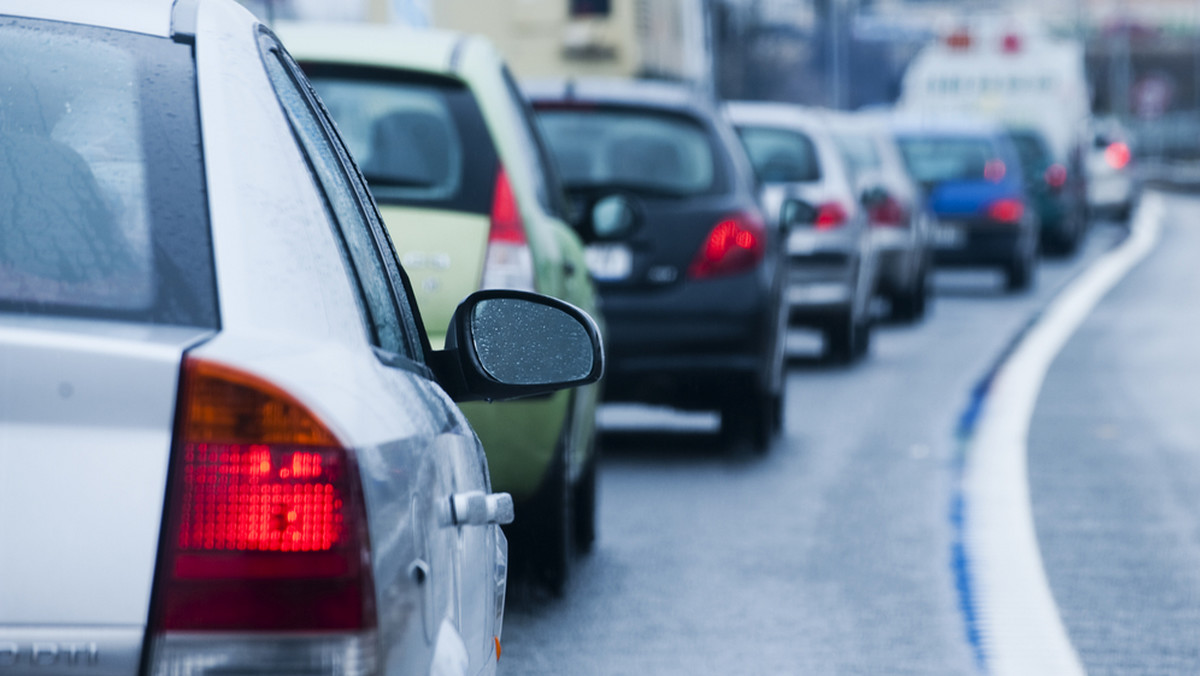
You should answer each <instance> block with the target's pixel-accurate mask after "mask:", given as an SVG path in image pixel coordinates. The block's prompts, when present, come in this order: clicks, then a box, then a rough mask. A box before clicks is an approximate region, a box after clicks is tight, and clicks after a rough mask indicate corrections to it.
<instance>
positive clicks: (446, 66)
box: [277, 24, 603, 501]
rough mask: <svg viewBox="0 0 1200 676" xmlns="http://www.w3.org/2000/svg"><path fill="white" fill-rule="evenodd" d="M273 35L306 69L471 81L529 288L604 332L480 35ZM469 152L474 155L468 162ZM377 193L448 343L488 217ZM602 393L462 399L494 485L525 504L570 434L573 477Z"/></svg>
mask: <svg viewBox="0 0 1200 676" xmlns="http://www.w3.org/2000/svg"><path fill="white" fill-rule="evenodd" d="M277 32H278V33H279V35H280V36H281V38H282V39H283V41H284V44H285V45H286V46H287V48H288V50H289V51H290V52H291V53H292V54H293V56H294V57H296V59H297V60H298V61H300V62H301V63H302V64H306V63H319V64H340V65H343V66H353V67H366V68H372V69H397V70H402V71H405V72H406V73H418V74H422V75H428V76H436V77H441V78H450V79H453V80H456V81H458V82H461V83H462V84H463V85H465V86H466V87H467V88H468V89H469V90H470V91H471V93H472V94H473V95H474V98H475V101H476V102H477V103H478V106H479V112H480V114H481V115H482V117H483V119H484V121H485V123H486V126H487V127H488V129H489V131H490V134H491V139H492V143H493V144H494V145H495V151H496V156H497V157H498V159H499V161H500V165H501V166H502V167H503V170H504V171H505V173H506V175H507V177H508V180H509V185H510V187H511V190H512V193H513V196H514V198H515V201H516V203H517V206H518V209H519V212H520V216H521V220H522V223H523V225H524V230H525V236H526V239H527V240H528V245H529V248H530V252H531V254H532V260H533V268H534V270H533V286H534V288H533V289H532V290H534V291H537V292H539V293H544V294H547V295H550V296H555V297H557V298H560V299H562V300H565V301H567V302H569V303H572V304H573V305H576V306H578V307H580V308H582V309H583V310H585V311H586V312H588V314H590V315H592V317H593V318H595V319H596V320H597V322H600V323H601V326H602V327H603V323H602V318H601V317H600V315H599V310H598V306H597V296H596V294H595V290H594V288H593V285H592V282H591V279H590V277H589V276H588V274H587V268H586V265H585V262H584V257H583V245H582V243H581V242H580V240H579V238H578V236H577V235H576V234H575V232H574V231H573V230H571V229H570V227H569V226H568V225H567V224H566V223H565V222H564V221H563V220H562V219H561V218H560V217H559V216H558V215H556V214H555V213H554V209H553V208H552V206H550V205H552V204H553V201H554V196H553V195H547V194H546V186H545V185H543V184H541V183H540V182H539V179H538V173H537V172H538V171H539V168H538V162H539V158H538V157H536V156H534V153H531V152H530V151H529V149H528V148H527V147H525V146H526V145H527V144H522V142H521V139H520V138H519V137H518V136H517V135H516V134H514V133H511V132H508V131H502V130H512V129H514V128H517V127H518V126H519V125H522V124H526V123H525V122H523V121H522V115H523V113H524V111H523V109H522V108H521V106H523V105H524V104H523V99H521V103H520V104H517V105H514V103H513V89H512V82H511V79H509V78H508V75H507V73H506V71H505V70H504V66H503V60H502V59H501V57H500V56H499V55H498V54H497V53H496V51H495V50H494V49H493V48H492V46H491V45H490V44H489V43H488V42H487V41H486V40H485V39H483V38H479V37H474V36H464V35H460V34H455V33H449V32H441V31H415V30H411V29H405V28H399V27H395V26H371V25H361V24H359V25H350V24H327V25H312V24H283V25H281V26H279V27H278V29H277ZM319 91H320V89H319V87H318V92H319ZM335 120H336V115H335ZM470 159H471V156H470V154H469V153H468V154H467V155H466V161H470ZM489 188H490V186H489ZM376 197H377V199H378V201H379V205H380V211H381V213H382V216H383V219H384V221H385V223H386V225H387V228H388V232H389V235H390V236H391V238H392V242H393V245H394V247H395V249H396V253H397V255H398V256H399V258H400V260H401V261H402V263H403V264H404V266H405V269H406V270H407V272H408V274H409V276H410V279H411V282H412V285H413V290H414V292H415V294H416V297H417V302H418V305H419V307H420V310H421V313H422V317H423V320H424V322H425V324H426V329H427V331H428V332H429V337H430V341H431V342H433V343H434V344H435V347H436V346H437V345H438V344H440V343H441V342H442V341H444V338H445V331H446V326H447V324H448V323H449V319H450V316H451V315H452V314H453V312H454V309H455V308H456V307H457V305H458V303H459V301H460V300H461V299H462V298H463V297H465V296H466V295H467V294H468V293H470V292H472V291H475V290H478V289H479V288H480V286H481V283H482V276H483V268H484V262H485V260H486V256H487V247H488V236H489V229H490V219H489V217H488V216H487V215H480V214H477V213H456V212H453V211H447V210H444V209H437V208H418V207H414V206H408V205H398V204H395V203H389V201H388V200H386V199H382V198H380V195H379V193H378V192H377V193H376ZM560 212H561V210H560ZM598 400H599V392H598V386H597V385H590V386H587V387H584V388H580V389H578V390H575V391H573V392H559V393H556V394H554V395H552V396H549V397H540V398H534V399H527V400H519V401H509V402H502V403H486V402H475V403H467V404H463V405H462V406H461V408H462V410H463V412H464V413H465V414H466V416H467V418H468V419H469V420H470V422H471V425H472V426H473V427H474V428H475V430H476V433H477V434H478V435H479V437H480V439H481V440H482V441H483V444H484V448H485V451H486V453H487V459H488V467H489V471H490V473H491V477H492V484H493V488H494V490H498V491H506V492H509V493H511V494H512V495H513V497H514V498H515V499H516V500H518V501H521V500H525V499H528V498H530V497H531V496H532V495H534V494H535V493H536V492H537V491H538V489H539V488H540V487H541V486H542V485H543V483H544V482H545V480H546V478H547V471H548V470H549V469H550V467H551V466H552V465H553V461H554V458H555V455H556V453H557V450H558V448H559V447H560V445H561V444H562V443H563V442H564V441H565V442H566V445H565V448H566V449H567V451H568V453H569V457H568V458H567V460H568V472H569V475H570V477H571V478H572V479H574V478H576V477H578V476H579V475H580V474H581V473H582V472H583V471H584V468H585V465H586V462H587V460H588V457H589V454H591V453H592V452H593V449H592V443H591V440H592V438H593V435H594V433H595V412H596V407H597V404H598Z"/></svg>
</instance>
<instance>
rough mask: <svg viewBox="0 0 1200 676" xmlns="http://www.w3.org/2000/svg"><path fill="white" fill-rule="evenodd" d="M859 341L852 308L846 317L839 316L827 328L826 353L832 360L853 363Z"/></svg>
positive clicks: (848, 310)
mask: <svg viewBox="0 0 1200 676" xmlns="http://www.w3.org/2000/svg"><path fill="white" fill-rule="evenodd" d="M858 342H859V338H858V326H857V324H856V323H855V321H854V313H853V310H852V309H847V310H846V316H845V317H839V318H838V319H837V321H836V322H835V323H834V324H833V325H831V326H828V327H826V328H825V355H826V357H828V358H829V360H830V361H833V362H835V363H838V364H850V363H852V362H853V361H854V358H855V357H856V356H858V351H857V349H856V347H857V345H858Z"/></svg>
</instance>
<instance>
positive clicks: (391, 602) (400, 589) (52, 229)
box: [0, 0, 603, 676]
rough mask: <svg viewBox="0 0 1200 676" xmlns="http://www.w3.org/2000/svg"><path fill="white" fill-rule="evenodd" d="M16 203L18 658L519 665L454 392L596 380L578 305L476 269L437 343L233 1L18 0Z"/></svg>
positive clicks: (11, 625) (7, 614) (6, 361)
mask: <svg viewBox="0 0 1200 676" xmlns="http://www.w3.org/2000/svg"><path fill="white" fill-rule="evenodd" d="M0 202H2V203H3V204H4V205H5V208H3V209H0V466H3V467H4V471H3V473H0V477H2V478H0V538H2V539H3V541H4V542H5V543H6V544H5V545H4V546H3V547H0V671H3V672H4V673H5V674H10V675H12V676H26V675H29V674H63V673H73V672H76V671H78V672H80V673H92V674H97V675H103V676H135V675H138V674H194V675H200V674H234V673H255V674H281V675H282V674H312V675H317V674H329V675H331V676H332V675H335V674H336V675H339V676H340V675H344V674H361V675H374V674H439V675H441V674H457V675H467V674H471V675H474V674H480V673H494V672H495V670H496V658H497V657H498V654H499V636H500V629H501V623H502V618H503V603H504V592H505V586H506V577H505V576H506V543H505V540H504V537H503V534H502V533H501V532H500V529H499V528H498V524H500V523H505V522H507V521H509V520H511V519H512V503H511V499H510V498H509V497H508V496H507V495H505V494H493V493H491V489H490V483H489V478H488V472H487V465H486V460H485V458H484V455H483V449H482V447H481V446H480V444H479V441H478V439H477V437H476V436H475V435H474V433H473V432H472V431H471V428H470V426H469V425H468V424H467V422H466V420H465V419H464V418H463V416H462V414H461V413H460V412H459V410H458V408H457V407H456V406H455V404H454V401H453V400H452V398H453V399H458V400H462V399H469V398H489V399H496V398H505V397H510V396H525V395H531V394H538V393H546V392H550V391H553V390H556V389H560V388H562V387H564V386H570V385H573V384H582V383H587V382H594V381H595V380H596V379H597V378H598V377H599V376H600V373H601V370H602V368H603V354H602V352H601V350H600V345H599V339H598V333H597V331H596V327H595V324H594V323H593V322H592V321H591V319H590V318H588V317H587V315H586V314H584V313H583V312H581V311H579V310H577V309H575V308H573V307H572V306H569V305H566V304H565V303H562V302H560V301H556V300H553V299H548V298H545V297H543V296H538V295H536V294H531V293H527V292H519V291H486V292H480V293H477V294H474V295H472V296H470V297H468V298H467V299H466V300H465V301H464V302H463V303H462V304H461V305H460V307H459V311H458V312H457V314H456V315H455V316H454V318H453V319H451V320H450V322H449V323H450V331H449V333H448V338H447V341H446V349H444V350H440V351H436V352H435V351H432V350H430V348H429V342H428V338H427V336H426V335H425V334H424V332H423V330H422V329H421V324H420V320H419V317H418V316H417V312H416V305H415V302H414V300H413V297H412V292H411V289H410V285H409V283H408V280H407V278H406V277H405V275H404V272H403V270H402V269H401V268H400V266H399V264H398V262H397V259H396V256H395V253H394V251H393V249H392V246H391V243H390V241H389V240H388V238H387V235H386V233H385V231H384V229H383V227H382V225H381V223H380V219H379V215H378V213H377V211H376V208H375V205H374V203H373V202H372V201H371V199H370V197H369V195H368V192H367V189H366V187H365V185H364V183H363V180H362V178H361V176H360V174H359V172H358V170H357V169H356V168H355V166H354V164H353V163H352V162H351V161H350V159H349V155H348V154H347V153H346V151H345V148H344V147H343V145H342V143H341V141H340V139H339V137H338V136H337V134H336V132H335V131H334V127H333V124H332V123H331V122H330V120H329V119H328V118H327V117H326V115H325V113H324V111H323V108H322V106H321V105H320V104H319V102H318V100H317V99H316V98H315V96H314V94H313V92H312V90H311V88H310V87H309V86H308V84H307V81H306V80H305V79H304V77H303V75H302V74H301V73H300V70H299V69H298V68H297V67H296V65H295V63H294V62H293V61H292V60H291V58H290V57H289V56H287V54H286V52H285V51H284V50H283V48H282V47H281V46H280V44H279V43H278V42H277V41H276V38H275V37H274V36H273V35H272V34H271V32H270V31H269V30H267V29H265V28H263V27H262V26H261V25H259V24H258V22H257V21H256V20H255V19H254V17H253V16H251V15H250V14H249V13H248V12H247V11H246V10H245V9H243V8H241V7H240V6H238V5H237V4H235V3H234V2H233V1H232V0H177V1H176V2H174V3H172V2H171V1H170V0H88V1H87V2H54V1H48V0H47V1H40V2H28V1H27V0H0ZM530 325H537V326H539V327H542V330H541V331H538V332H531V331H529V330H528V327H529V326H530Z"/></svg>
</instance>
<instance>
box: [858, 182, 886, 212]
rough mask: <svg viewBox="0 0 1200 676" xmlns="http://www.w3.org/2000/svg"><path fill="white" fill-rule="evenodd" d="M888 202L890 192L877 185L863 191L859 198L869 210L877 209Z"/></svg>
mask: <svg viewBox="0 0 1200 676" xmlns="http://www.w3.org/2000/svg"><path fill="white" fill-rule="evenodd" d="M887 200H888V191H887V190H886V189H884V188H883V187H882V186H877V185H876V186H871V187H870V188H867V189H865V190H863V192H862V195H861V196H860V197H859V201H860V202H861V203H862V205H863V206H864V207H866V208H867V209H874V208H875V207H878V206H881V205H883V204H884V203H885V202H887Z"/></svg>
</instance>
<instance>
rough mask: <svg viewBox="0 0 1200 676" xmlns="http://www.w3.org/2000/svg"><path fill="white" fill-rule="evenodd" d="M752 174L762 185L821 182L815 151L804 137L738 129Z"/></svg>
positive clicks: (767, 129)
mask: <svg viewBox="0 0 1200 676" xmlns="http://www.w3.org/2000/svg"><path fill="white" fill-rule="evenodd" d="M737 131H738V136H740V137H741V139H742V145H743V146H745V148H746V154H747V155H749V156H750V162H751V163H752V164H753V165H754V171H755V173H756V174H758V178H759V180H761V181H763V182H764V183H808V182H813V181H819V180H821V163H820V161H819V160H818V159H817V149H816V147H815V146H814V145H813V142H812V139H810V138H809V137H808V135H807V134H803V133H801V132H798V131H792V130H789V129H778V128H774V127H750V126H744V127H738V130H737Z"/></svg>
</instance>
